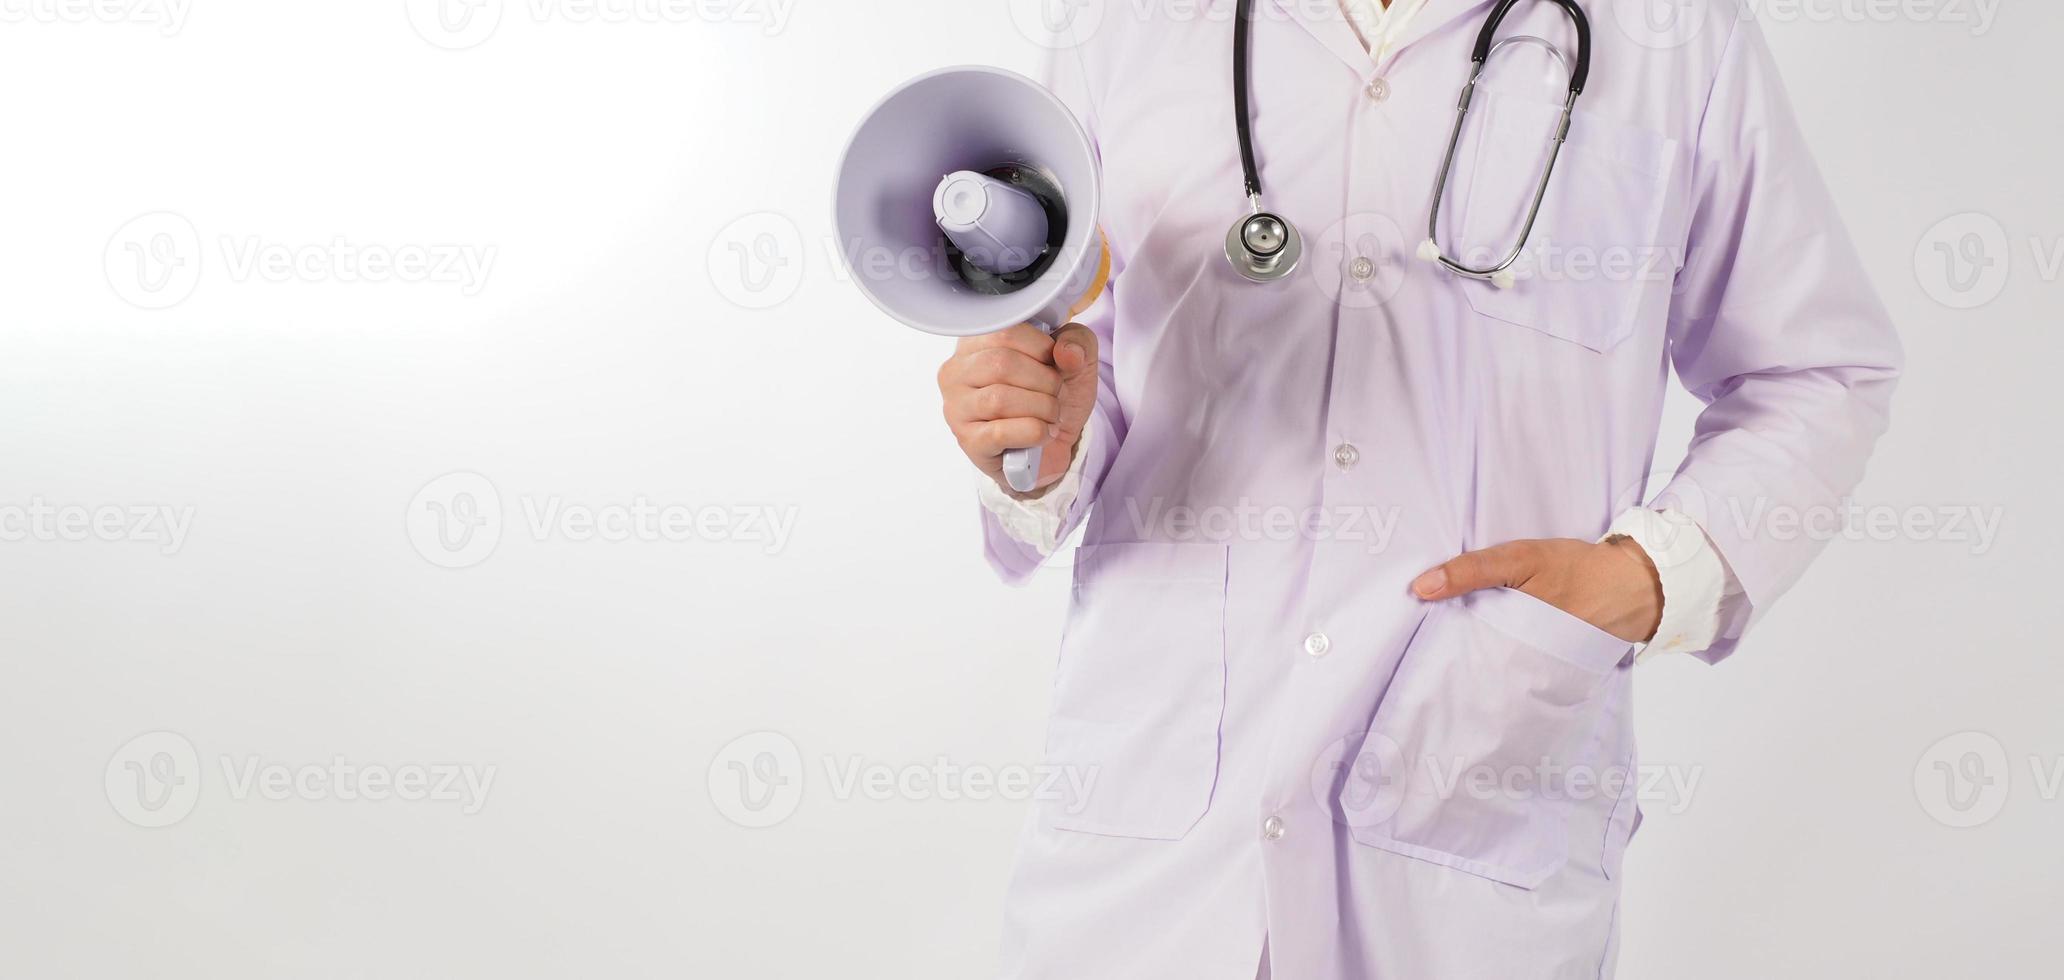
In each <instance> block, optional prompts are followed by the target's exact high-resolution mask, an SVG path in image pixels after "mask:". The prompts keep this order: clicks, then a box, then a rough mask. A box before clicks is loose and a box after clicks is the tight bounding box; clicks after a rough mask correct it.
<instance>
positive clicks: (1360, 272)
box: [1347, 255, 1376, 282]
mask: <svg viewBox="0 0 2064 980" xmlns="http://www.w3.org/2000/svg"><path fill="white" fill-rule="evenodd" d="M1347 274H1348V275H1350V276H1353V277H1355V281H1356V282H1368V281H1369V280H1370V279H1371V278H1372V277H1374V276H1375V275H1376V263H1374V262H1371V261H1369V257H1368V256H1366V255H1360V256H1356V257H1355V260H1354V261H1353V262H1351V263H1349V264H1348V267H1347Z"/></svg>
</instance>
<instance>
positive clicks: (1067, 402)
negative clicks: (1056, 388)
mask: <svg viewBox="0 0 2064 980" xmlns="http://www.w3.org/2000/svg"><path fill="white" fill-rule="evenodd" d="M1053 357H1054V367H1056V368H1058V369H1060V372H1061V396H1060V403H1061V404H1060V416H1059V418H1057V419H1055V420H1054V422H1055V424H1056V425H1058V426H1059V427H1060V429H1061V432H1062V434H1063V435H1067V436H1074V435H1077V434H1079V433H1081V431H1082V427H1083V426H1085V425H1088V424H1089V413H1090V410H1091V409H1093V408H1095V407H1096V399H1097V370H1098V367H1097V363H1098V362H1097V336H1096V333H1095V332H1093V331H1091V330H1090V329H1089V328H1088V327H1085V326H1083V325H1082V324H1079V323H1071V324H1068V325H1067V326H1065V327H1062V328H1061V329H1060V332H1058V333H1056V334H1054V353H1053Z"/></svg>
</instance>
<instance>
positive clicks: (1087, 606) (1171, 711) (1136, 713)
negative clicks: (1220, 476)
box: [1046, 542, 1226, 840]
mask: <svg viewBox="0 0 2064 980" xmlns="http://www.w3.org/2000/svg"><path fill="white" fill-rule="evenodd" d="M1225 581H1226V548H1225V546H1223V545H1210V544H1192V543H1181V544H1176V543H1164V542H1129V543H1119V544H1103V545H1085V546H1084V547H1083V548H1082V549H1081V550H1080V551H1079V552H1078V553H1077V556H1076V565H1075V589H1074V596H1073V601H1072V605H1071V608H1070V610H1069V615H1068V628H1067V636H1066V638H1065V639H1064V641H1063V642H1062V645H1061V661H1060V666H1059V669H1058V672H1057V674H1056V677H1055V681H1054V702H1053V715H1052V720H1051V722H1050V723H1049V727H1048V730H1047V745H1046V760H1047V764H1048V765H1049V766H1053V767H1058V768H1059V770H1060V773H1061V775H1062V776H1063V777H1064V778H1062V779H1059V780H1057V781H1056V783H1057V785H1060V786H1063V787H1066V789H1065V790H1063V796H1062V798H1059V799H1053V800H1049V801H1048V807H1049V811H1050V813H1051V814H1052V819H1053V824H1054V826H1055V827H1057V828H1059V829H1062V830H1075V831H1082V832H1085V833H1093V834H1105V835H1109V836H1115V837H1140V838H1150V839H1156V840H1178V839H1180V838H1182V837H1183V836H1184V835H1186V834H1187V833H1189V830H1190V828H1191V827H1193V826H1195V825H1196V823H1197V821H1198V820H1199V819H1201V818H1202V817H1203V815H1204V812H1205V810H1206V809H1207V808H1208V807H1209V806H1210V803H1211V794H1212V790H1213V789H1214V788H1215V786H1216V784H1217V781H1218V734H1219V721H1220V718H1221V715H1222V714H1223V712H1224V708H1225V634H1224V615H1225V614H1224V610H1225Z"/></svg>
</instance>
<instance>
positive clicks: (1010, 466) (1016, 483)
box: [1003, 320, 1060, 493]
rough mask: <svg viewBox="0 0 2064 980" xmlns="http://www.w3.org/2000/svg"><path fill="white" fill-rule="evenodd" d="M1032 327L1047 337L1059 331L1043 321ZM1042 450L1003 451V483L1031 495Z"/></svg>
mask: <svg viewBox="0 0 2064 980" xmlns="http://www.w3.org/2000/svg"><path fill="white" fill-rule="evenodd" d="M1032 325H1033V326H1035V327H1038V328H1039V329H1040V331H1041V332H1043V333H1045V334H1046V335H1047V336H1049V337H1051V336H1053V335H1054V334H1055V333H1056V332H1057V331H1059V330H1060V325H1059V324H1053V323H1047V322H1046V321H1044V320H1034V321H1032ZM1043 448H1044V447H1042V446H1032V447H1029V448H1026V449H1006V450H1004V451H1003V482H1005V483H1007V484H1009V485H1010V488H1011V489H1012V490H1015V491H1017V492H1019V493H1031V492H1032V491H1033V490H1034V489H1035V488H1037V487H1038V486H1039V457H1040V453H1041V450H1042V449H1043Z"/></svg>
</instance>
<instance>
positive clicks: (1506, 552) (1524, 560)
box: [1412, 541, 1536, 602]
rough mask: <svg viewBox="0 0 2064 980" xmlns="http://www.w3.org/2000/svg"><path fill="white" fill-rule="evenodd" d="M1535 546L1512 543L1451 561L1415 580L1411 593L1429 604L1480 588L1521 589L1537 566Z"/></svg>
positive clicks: (1520, 542)
mask: <svg viewBox="0 0 2064 980" xmlns="http://www.w3.org/2000/svg"><path fill="white" fill-rule="evenodd" d="M1535 558H1536V556H1535V553H1534V550H1533V548H1532V543H1531V542H1527V541H1510V542H1507V543H1505V544H1501V545H1497V546H1495V547H1491V548H1485V549H1484V550H1482V551H1472V552H1470V553H1468V554H1466V555H1460V556H1457V557H1455V558H1451V559H1449V560H1448V562H1447V563H1446V564H1444V565H1441V566H1439V567H1437V568H1433V569H1431V570H1429V571H1427V572H1426V573H1425V574H1423V575H1421V576H1419V577H1418V578H1416V579H1414V580H1412V594H1414V595H1416V596H1418V597H1419V598H1421V599H1425V600H1427V601H1429V602H1431V601H1434V600H1438V599H1452V598H1454V597H1455V596H1458V595H1461V594H1463V593H1465V592H1475V591H1476V590H1478V589H1492V588H1499V587H1504V588H1514V589H1516V588H1518V587H1519V586H1520V585H1521V584H1523V583H1524V582H1526V580H1527V579H1528V578H1530V577H1532V575H1533V573H1534V567H1535V565H1536V561H1535Z"/></svg>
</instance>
